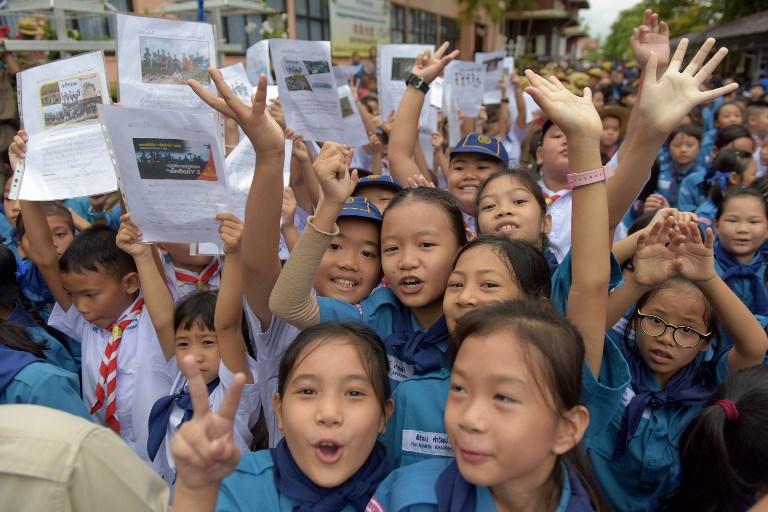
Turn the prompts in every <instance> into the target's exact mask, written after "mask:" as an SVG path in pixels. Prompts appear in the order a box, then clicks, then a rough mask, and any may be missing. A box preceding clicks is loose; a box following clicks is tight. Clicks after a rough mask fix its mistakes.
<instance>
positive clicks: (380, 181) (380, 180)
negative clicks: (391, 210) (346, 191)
mask: <svg viewBox="0 0 768 512" xmlns="http://www.w3.org/2000/svg"><path fill="white" fill-rule="evenodd" d="M364 187H386V188H391V189H392V190H394V191H395V192H396V193H397V192H400V191H401V190H403V187H401V186H400V183H398V182H397V180H396V179H395V178H393V177H392V176H384V175H383V174H369V175H368V176H364V177H362V178H360V181H358V182H357V186H356V187H355V191H354V192H352V193H353V194H357V193H358V192H360V189H362V188H364Z"/></svg>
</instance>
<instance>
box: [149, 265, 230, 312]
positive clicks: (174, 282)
mask: <svg viewBox="0 0 768 512" xmlns="http://www.w3.org/2000/svg"><path fill="white" fill-rule="evenodd" d="M214 258H217V259H218V260H219V270H217V271H216V273H215V274H214V275H213V276H212V277H211V278H210V279H209V280H208V289H209V290H218V289H219V284H220V283H221V269H222V267H223V265H224V262H223V261H222V260H221V258H219V257H218V256H214ZM160 261H162V262H163V273H164V274H165V282H166V284H167V285H168V289H169V290H170V291H171V296H172V297H173V302H179V301H180V300H181V299H183V298H184V297H186V296H187V295H189V294H190V293H192V292H196V291H197V284H195V283H187V282H184V281H179V280H178V279H176V265H174V264H173V260H171V258H170V257H168V256H167V255H165V256H163V257H162V258H160ZM179 270H183V269H179ZM186 272H189V271H186Z"/></svg>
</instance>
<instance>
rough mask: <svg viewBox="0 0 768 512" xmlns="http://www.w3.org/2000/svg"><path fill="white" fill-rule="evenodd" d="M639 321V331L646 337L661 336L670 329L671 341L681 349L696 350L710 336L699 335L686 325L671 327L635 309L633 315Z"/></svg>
mask: <svg viewBox="0 0 768 512" xmlns="http://www.w3.org/2000/svg"><path fill="white" fill-rule="evenodd" d="M635 314H636V315H637V317H638V318H639V319H640V329H641V330H642V331H643V332H644V333H645V334H647V335H648V336H663V335H664V333H665V332H667V329H672V339H673V340H674V341H675V343H676V344H677V345H678V346H680V347H682V348H696V347H698V346H699V345H700V344H701V342H702V341H704V340H706V339H707V338H709V337H710V336H712V333H711V332H708V333H706V334H704V333H701V332H699V331H697V330H696V329H694V328H693V327H689V326H687V325H672V324H670V323H667V321H666V320H664V319H663V318H661V317H658V316H656V315H646V314H643V312H642V311H640V308H637V312H636V313H635Z"/></svg>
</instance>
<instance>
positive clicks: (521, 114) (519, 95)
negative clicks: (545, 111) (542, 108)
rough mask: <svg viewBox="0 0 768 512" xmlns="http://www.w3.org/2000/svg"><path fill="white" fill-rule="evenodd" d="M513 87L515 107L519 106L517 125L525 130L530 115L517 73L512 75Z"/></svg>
mask: <svg viewBox="0 0 768 512" xmlns="http://www.w3.org/2000/svg"><path fill="white" fill-rule="evenodd" d="M512 85H513V86H514V89H515V105H517V119H515V124H516V125H517V127H518V128H519V129H521V130H524V129H525V125H526V124H528V123H527V118H528V113H527V111H526V107H525V98H524V97H523V88H522V87H520V76H519V75H518V74H517V73H516V72H513V73H512Z"/></svg>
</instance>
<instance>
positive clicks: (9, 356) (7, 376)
mask: <svg viewBox="0 0 768 512" xmlns="http://www.w3.org/2000/svg"><path fill="white" fill-rule="evenodd" d="M38 361H44V360H43V359H40V358H38V357H35V356H34V355H32V354H30V353H29V352H25V351H23V350H15V349H12V348H10V347H7V346H5V344H3V343H2V342H0V393H2V392H3V390H5V388H6V387H7V386H8V384H10V383H11V381H12V380H13V379H14V378H15V377H16V375H17V374H18V373H19V372H20V371H21V370H23V369H24V368H26V367H27V366H29V365H30V364H32V363H37V362H38Z"/></svg>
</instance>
